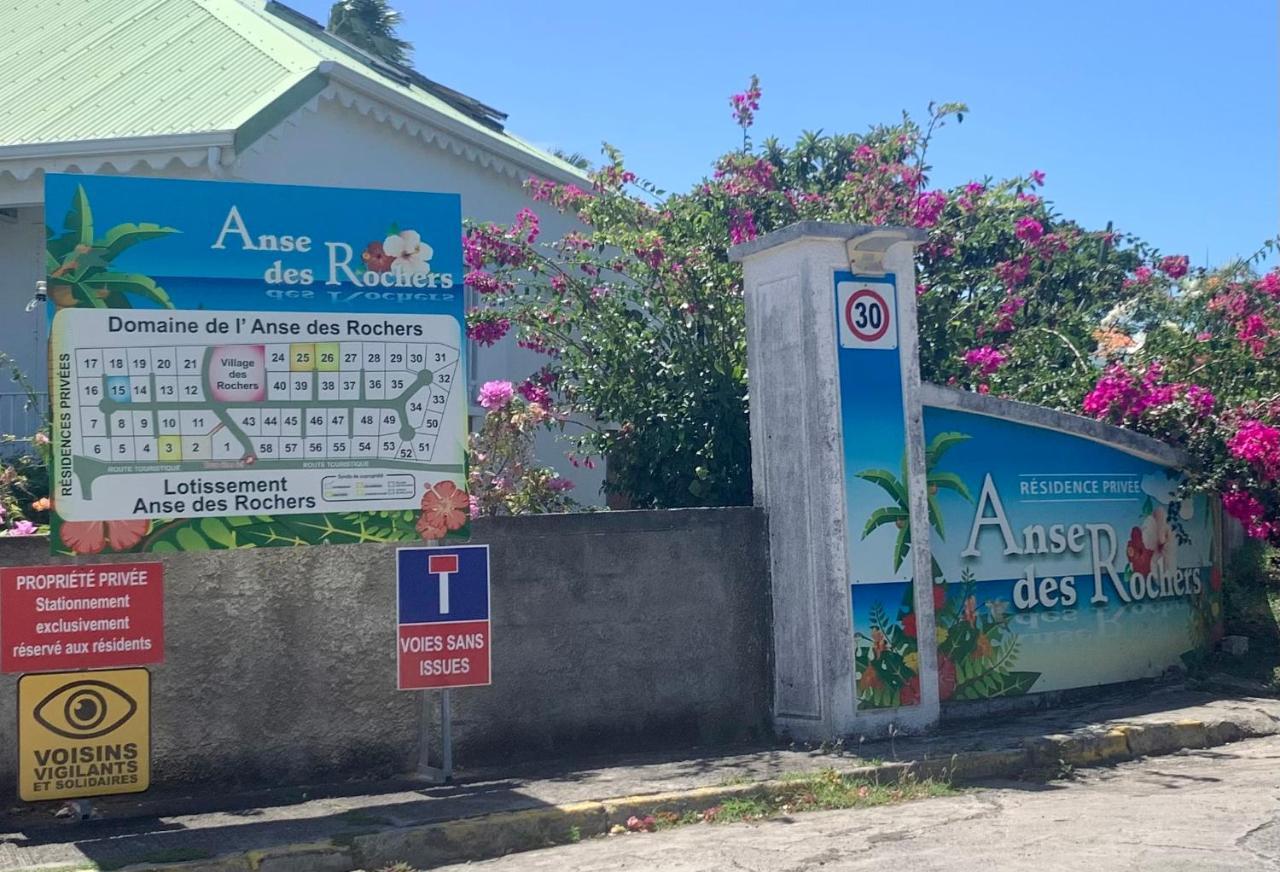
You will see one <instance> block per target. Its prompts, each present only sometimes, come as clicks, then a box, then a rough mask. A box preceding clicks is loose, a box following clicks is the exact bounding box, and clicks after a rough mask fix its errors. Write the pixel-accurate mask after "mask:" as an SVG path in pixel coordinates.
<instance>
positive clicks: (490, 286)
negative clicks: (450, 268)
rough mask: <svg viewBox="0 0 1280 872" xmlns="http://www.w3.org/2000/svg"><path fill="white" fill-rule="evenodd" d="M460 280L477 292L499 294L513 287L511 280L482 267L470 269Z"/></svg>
mask: <svg viewBox="0 0 1280 872" xmlns="http://www.w3.org/2000/svg"><path fill="white" fill-rule="evenodd" d="M462 280H463V281H464V282H465V283H466V284H467V286H468V287H470V288H471V289H472V290H474V291H475V292H476V293H477V294H499V293H502V292H503V291H509V290H511V289H512V288H513V287H514V285H512V283H511V282H509V281H506V280H505V279H500V278H498V277H497V276H495V275H494V274H493V273H489V272H485V271H484V270H482V269H477V270H472V271H471V272H469V273H467V274H466V275H465V276H463V278H462Z"/></svg>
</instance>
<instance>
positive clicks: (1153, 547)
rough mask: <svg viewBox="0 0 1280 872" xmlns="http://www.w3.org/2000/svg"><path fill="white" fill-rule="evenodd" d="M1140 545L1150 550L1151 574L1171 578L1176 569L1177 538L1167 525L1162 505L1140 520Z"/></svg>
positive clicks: (1171, 528) (1166, 516) (1167, 521)
mask: <svg viewBox="0 0 1280 872" xmlns="http://www.w3.org/2000/svg"><path fill="white" fill-rule="evenodd" d="M1142 545H1143V547H1145V548H1146V549H1147V550H1149V551H1150V552H1151V574H1152V575H1154V576H1155V577H1156V578H1172V577H1173V574H1174V573H1175V572H1177V571H1178V538H1177V536H1175V535H1174V532H1173V527H1171V526H1169V520H1168V515H1167V514H1166V512H1165V508H1164V506H1156V507H1155V509H1154V510H1153V511H1152V512H1151V516H1150V517H1149V518H1147V519H1146V520H1145V521H1143V522H1142Z"/></svg>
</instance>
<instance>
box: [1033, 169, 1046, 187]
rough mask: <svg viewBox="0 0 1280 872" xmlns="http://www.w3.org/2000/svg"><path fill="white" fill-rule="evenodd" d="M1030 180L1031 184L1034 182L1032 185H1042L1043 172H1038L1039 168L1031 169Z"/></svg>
mask: <svg viewBox="0 0 1280 872" xmlns="http://www.w3.org/2000/svg"><path fill="white" fill-rule="evenodd" d="M1031 182H1032V184H1034V185H1043V184H1044V173H1042V172H1040V170H1032V171H1031Z"/></svg>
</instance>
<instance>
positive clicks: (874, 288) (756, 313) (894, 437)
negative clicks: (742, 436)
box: [730, 222, 938, 741]
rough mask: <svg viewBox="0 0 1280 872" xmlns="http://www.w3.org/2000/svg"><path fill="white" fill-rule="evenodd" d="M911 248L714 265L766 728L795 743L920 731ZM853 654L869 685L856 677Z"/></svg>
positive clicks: (837, 238) (929, 626) (846, 236)
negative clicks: (741, 292)
mask: <svg viewBox="0 0 1280 872" xmlns="http://www.w3.org/2000/svg"><path fill="white" fill-rule="evenodd" d="M924 238H925V234H924V232H923V231H920V230H915V229H910V228H898V227H871V226H863V225H850V224H830V223H821V222H802V223H799V224H794V225H792V226H790V227H787V228H784V229H782V230H779V231H777V232H775V233H771V234H769V235H767V236H763V237H761V238H759V239H756V240H753V241H751V242H749V243H745V244H743V245H738V246H735V247H734V248H733V249H732V250H731V251H730V257H731V259H733V260H735V261H739V262H741V263H742V265H743V273H744V289H745V295H746V317H747V343H748V346H747V353H748V367H749V382H750V398H751V445H752V474H753V477H754V481H755V502H756V504H757V505H760V506H763V507H764V508H765V509H766V510H767V512H768V517H769V544H770V563H771V574H772V585H773V593H772V595H773V620H774V640H773V642H774V668H775V677H774V681H775V686H774V719H775V727H776V728H777V730H778V731H779V732H780V733H784V734H787V735H791V736H793V737H795V738H801V739H809V740H818V741H821V740H824V739H831V738H836V737H841V736H872V735H881V734H884V733H887V732H889V731H890V730H900V731H902V732H919V731H922V730H925V729H927V728H929V727H930V726H932V725H933V724H935V723H936V722H937V719H938V686H937V665H936V664H937V646H936V642H935V633H934V621H933V597H932V583H931V582H932V570H931V560H930V554H929V517H928V503H927V499H928V495H927V485H926V482H925V475H924V470H925V458H924V432H923V421H922V413H921V406H920V391H919V387H920V373H919V364H918V354H917V333H916V315H915V286H916V283H915V267H914V264H913V260H912V256H913V251H914V246H915V244H916V243H918V242H920V241H922V240H923V239H924ZM881 471H883V473H882V472H881ZM860 473H863V475H860ZM895 492H896V493H897V496H896V497H895V496H894V493H895ZM880 509H883V510H884V511H881V512H880V513H879V514H876V512H877V510H880ZM873 518H875V519H878V521H873ZM864 532H865V533H866V535H865V536H864ZM895 558H896V559H895ZM916 579H918V580H920V582H921V583H919V584H914V585H912V581H913V580H916ZM877 606H878V607H879V608H878V609H877ZM908 614H909V615H910V616H911V617H910V618H907V617H906V616H907V615H908ZM873 615H874V617H875V620H873V619H872V617H871V616H873ZM855 621H856V622H857V624H858V626H857V628H856V632H855ZM890 625H892V626H890ZM882 628H887V630H888V632H885V631H884V629H882ZM912 632H914V636H911V633H912ZM859 650H861V651H862V652H863V659H864V661H865V660H866V659H867V658H868V657H870V656H871V655H872V653H873V652H874V653H875V654H876V656H877V657H878V658H879V659H878V660H877V662H878V663H880V664H881V666H880V669H879V671H877V670H876V669H874V668H873V669H867V668H862V669H859V667H858V662H857V661H858V651H859ZM884 664H892V666H891V668H890V667H886V666H885V665H884ZM880 672H883V673H884V675H881V674H880ZM908 676H911V677H908ZM860 682H861V685H862V687H861V693H860V689H859V684H860ZM860 695H861V696H862V699H861V701H860V699H859V696H860Z"/></svg>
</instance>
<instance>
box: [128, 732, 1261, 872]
mask: <svg viewBox="0 0 1280 872" xmlns="http://www.w3.org/2000/svg"><path fill="white" fill-rule="evenodd" d="M1241 715H1242V716H1241V717H1240V718H1238V719H1236V720H1229V719H1223V720H1218V721H1210V722H1206V721H1200V720H1192V719H1185V720H1176V721H1143V722H1139V723H1116V724H1108V725H1106V726H1102V727H1093V728H1085V729H1082V730H1078V731H1076V732H1073V733H1067V734H1055V735H1047V736H1035V737H1032V738H1029V739H1025V740H1023V742H1022V744H1021V746H1020V747H1013V748H1007V749H1003V750H995V751H992V750H986V751H965V752H961V753H958V754H954V755H952V756H949V757H937V758H933V759H926V760H918V761H912V762H900V763H885V764H880V765H874V766H858V767H850V768H848V769H841V770H840V774H841V775H842V776H843V777H844V778H846V779H867V780H879V781H881V782H893V781H897V780H899V779H901V778H903V777H904V776H907V775H908V774H911V775H914V776H917V777H935V778H947V779H950V780H952V781H954V782H957V783H965V782H973V781H980V780H984V779H991V778H1009V777H1014V776H1019V775H1026V774H1044V773H1048V774H1055V773H1059V772H1062V771H1064V770H1067V769H1070V768H1076V767H1087V766H1099V765H1109V764H1114V763H1120V762H1123V761H1126V760H1133V759H1136V758H1138V757H1157V756H1161V755H1165V754H1173V753H1176V752H1178V751H1182V750H1187V749H1192V748H1207V747H1212V746H1216V745H1223V744H1227V743H1229V742H1235V741H1239V740H1241V739H1247V738H1254V737H1258V736H1267V735H1274V734H1276V733H1280V721H1276V720H1275V719H1272V718H1262V717H1257V715H1258V713H1257V712H1252V713H1246V712H1242V713H1241ZM794 790H795V781H794V780H785V779H782V780H771V781H758V782H752V783H746V784H732V785H724V786H718V787H699V788H694V789H691V790H677V791H671V792H667V793H651V794H641V795H636V796H623V797H617V798H614V799H607V800H600V801H590V802H578V803H571V804H566V805H553V806H547V807H545V808H537V809H529V810H525V811H514V812H498V813H495V814H489V815H484V816H481V817H474V818H462V819H459V820H452V821H442V822H440V823H433V824H425V825H417V826H405V827H397V828H388V829H385V830H381V831H378V832H373V833H364V834H360V835H354V836H349V837H346V838H342V837H339V838H337V839H335V840H334V841H333V842H330V843H320V844H298V845H284V846H279V847H275V848H270V849H266V850H262V851H250V852H247V853H244V854H239V855H234V856H228V857H220V858H217V859H210V860H196V861H191V862H183V863H162V864H139V865H132V866H127V867H123V868H122V869H120V870H119V872H350V870H354V869H378V868H381V867H384V866H390V865H392V864H395V863H408V864H410V865H412V866H415V867H418V868H422V869H430V868H434V867H438V866H445V865H449V864H453V863H465V862H468V861H476V860H485V859H490V858H493V857H500V856H503V855H506V854H514V853H518V852H521V851H532V850H535V849H538V848H547V847H552V846H555V845H564V844H569V843H571V842H576V841H579V840H580V839H585V838H590V837H592V836H600V835H604V834H606V833H608V832H609V829H610V827H612V826H614V825H615V824H624V823H625V822H626V820H627V818H629V817H631V816H632V815H635V816H638V817H643V816H645V815H650V814H657V813H659V812H674V813H676V814H681V813H684V812H688V811H694V812H697V811H703V810H705V809H708V808H711V807H712V806H716V805H720V804H722V803H724V802H725V801H726V800H729V799H733V798H746V797H756V798H772V797H779V796H783V795H785V794H786V793H787V792H788V791H794Z"/></svg>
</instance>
